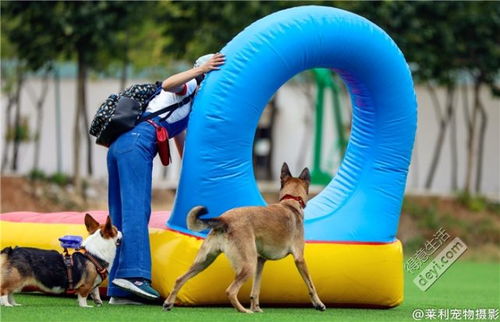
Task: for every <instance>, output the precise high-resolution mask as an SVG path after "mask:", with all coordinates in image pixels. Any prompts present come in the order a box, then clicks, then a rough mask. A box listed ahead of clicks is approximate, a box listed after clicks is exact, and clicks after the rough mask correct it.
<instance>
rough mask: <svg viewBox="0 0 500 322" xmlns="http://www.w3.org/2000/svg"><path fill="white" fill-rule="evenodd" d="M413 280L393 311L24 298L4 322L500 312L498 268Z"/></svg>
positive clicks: (472, 265)
mask: <svg viewBox="0 0 500 322" xmlns="http://www.w3.org/2000/svg"><path fill="white" fill-rule="evenodd" d="M413 277H414V276H413V275H411V274H406V278H405V300H404V302H403V304H402V305H400V306H398V307H395V308H393V309H353V308H349V309H348V308H331V307H330V308H327V310H326V311H325V312H318V311H316V310H314V309H312V308H266V306H265V305H263V306H262V308H263V309H264V311H265V313H263V314H240V313H237V312H236V311H235V310H234V309H233V308H232V307H194V308H186V307H175V308H174V309H173V310H172V311H170V312H163V311H162V310H161V307H160V306H159V305H147V306H110V305H108V304H107V303H105V304H104V305H103V306H102V307H98V308H91V309H83V308H80V307H78V306H77V302H76V298H67V297H53V296H46V295H40V294H18V295H17V296H16V300H17V302H19V303H21V304H23V306H21V307H15V308H5V307H2V308H1V321H2V322H3V321H5V322H7V321H37V322H41V321H65V322H66V321H68V322H70V321H140V322H145V321H159V320H165V321H221V322H224V321H228V322H236V321H301V322H306V321H314V322H316V321H413V319H412V311H413V310H415V309H423V310H425V309H452V308H453V309H456V308H459V309H479V308H485V309H499V308H500V307H499V303H500V284H499V283H500V281H499V279H500V271H499V264H498V263H479V262H461V261H459V262H457V263H455V264H454V265H452V266H451V267H450V268H449V270H448V271H447V272H446V273H445V274H444V275H443V276H442V277H441V278H440V279H439V280H438V281H437V282H436V283H435V284H434V285H433V286H432V287H431V288H430V289H429V290H427V292H422V291H420V290H419V289H418V288H417V287H416V286H415V285H413V282H412V279H413ZM240 296H241V297H242V296H244V295H243V294H241V295H240ZM89 303H91V301H89ZM437 320H439V319H437ZM424 321H425V319H424ZM427 321H428V320H427Z"/></svg>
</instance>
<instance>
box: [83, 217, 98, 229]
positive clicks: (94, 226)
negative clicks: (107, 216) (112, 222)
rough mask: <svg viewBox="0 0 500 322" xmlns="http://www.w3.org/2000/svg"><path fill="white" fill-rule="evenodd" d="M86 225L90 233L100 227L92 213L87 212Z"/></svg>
mask: <svg viewBox="0 0 500 322" xmlns="http://www.w3.org/2000/svg"><path fill="white" fill-rule="evenodd" d="M85 227H87V231H88V232H89V234H93V233H94V232H95V231H96V230H97V229H99V223H98V222H97V220H95V219H94V218H93V217H92V216H91V215H90V214H85Z"/></svg>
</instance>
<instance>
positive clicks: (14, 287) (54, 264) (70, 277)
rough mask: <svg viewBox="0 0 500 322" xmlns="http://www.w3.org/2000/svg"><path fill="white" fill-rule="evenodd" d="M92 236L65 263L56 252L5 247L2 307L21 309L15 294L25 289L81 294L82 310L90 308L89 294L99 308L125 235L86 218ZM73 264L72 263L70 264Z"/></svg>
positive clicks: (0, 266)
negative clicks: (17, 307) (32, 288)
mask: <svg viewBox="0 0 500 322" xmlns="http://www.w3.org/2000/svg"><path fill="white" fill-rule="evenodd" d="M85 227H86V228H87V231H88V232H89V236H88V237H87V238H86V239H85V240H84V241H83V242H82V247H81V249H80V250H78V251H75V252H74V253H73V254H72V255H71V256H70V257H68V258H67V260H66V261H65V259H64V257H63V255H62V254H61V253H59V252H57V251H55V250H45V249H38V248H30V247H14V248H12V247H6V248H4V249H3V250H2V251H1V252H0V295H1V298H0V304H1V305H2V306H18V305H19V304H17V303H16V301H15V300H14V296H13V293H14V292H19V291H20V290H21V289H22V288H23V287H25V286H36V287H38V288H39V289H41V290H42V291H45V292H48V293H54V294H61V293H64V292H65V291H66V292H68V293H70V294H71V293H73V292H74V293H76V294H77V295H78V304H79V305H80V307H92V306H89V305H87V297H88V295H89V294H90V295H91V296H92V298H93V300H94V303H95V304H96V305H97V306H100V305H101V304H102V300H101V298H100V296H99V288H98V286H99V285H100V284H101V283H102V282H103V281H104V279H105V278H106V276H107V272H108V271H109V270H110V269H111V265H112V263H113V261H114V259H115V255H116V247H117V245H119V243H120V241H121V238H122V234H121V232H120V231H118V229H116V227H115V226H113V225H112V223H111V218H110V217H109V216H108V218H107V220H106V223H105V224H104V225H100V224H99V223H98V222H97V221H96V220H95V219H94V218H93V217H92V216H91V215H89V214H86V215H85ZM68 263H71V264H68Z"/></svg>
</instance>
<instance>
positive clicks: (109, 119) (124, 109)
mask: <svg viewBox="0 0 500 322" xmlns="http://www.w3.org/2000/svg"><path fill="white" fill-rule="evenodd" d="M161 90H162V88H161V83H160V82H156V83H155V84H136V85H132V86H130V87H129V88H127V89H126V90H124V91H122V92H120V93H118V95H116V94H111V95H110V96H109V97H108V98H107V99H106V100H105V101H104V103H102V104H101V106H100V107H99V108H98V109H97V112H96V114H95V116H94V119H93V120H92V124H91V125H90V129H89V133H90V134H91V135H93V136H95V137H96V138H97V139H96V143H97V144H99V145H104V146H106V147H109V146H110V145H111V143H113V142H114V141H115V140H116V139H117V138H118V137H119V136H120V135H121V134H123V133H125V132H127V131H129V130H131V129H133V128H134V127H135V126H136V125H137V124H138V123H140V122H142V121H146V120H149V119H152V118H153V117H155V116H157V115H160V114H163V113H165V112H169V113H168V115H167V116H166V117H165V118H164V119H166V118H168V117H169V116H170V114H172V113H173V111H174V110H175V109H177V108H178V107H181V106H183V105H184V104H187V103H189V102H190V101H191V99H192V98H193V96H194V92H193V93H192V94H191V95H189V96H188V97H185V98H184V99H183V100H182V101H180V102H178V103H175V104H173V105H170V106H167V107H165V108H162V109H161V110H159V111H157V112H154V113H151V114H148V115H147V116H144V117H142V114H143V113H144V111H145V110H146V107H147V106H148V103H149V102H150V101H151V100H152V99H153V98H154V97H155V96H156V95H158V94H160V92H161Z"/></svg>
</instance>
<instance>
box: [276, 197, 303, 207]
mask: <svg viewBox="0 0 500 322" xmlns="http://www.w3.org/2000/svg"><path fill="white" fill-rule="evenodd" d="M286 199H292V200H295V201H298V202H299V204H300V206H301V207H302V209H304V208H305V207H306V203H305V202H304V200H303V199H302V197H298V196H292V195H288V194H287V195H284V196H283V197H281V199H280V201H282V200H286Z"/></svg>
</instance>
